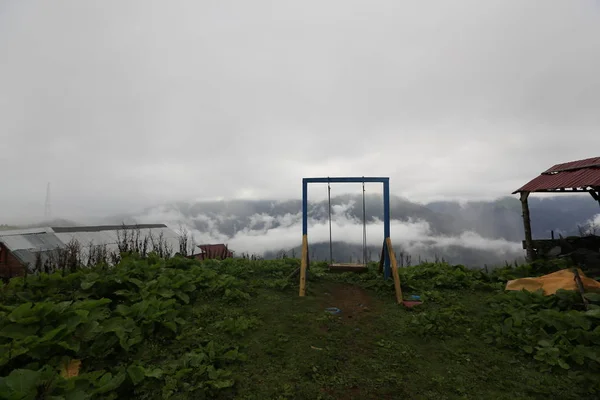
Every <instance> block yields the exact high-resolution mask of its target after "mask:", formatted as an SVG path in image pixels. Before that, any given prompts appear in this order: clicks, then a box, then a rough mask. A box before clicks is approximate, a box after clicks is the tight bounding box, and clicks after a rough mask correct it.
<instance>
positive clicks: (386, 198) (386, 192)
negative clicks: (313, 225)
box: [302, 176, 392, 279]
mask: <svg viewBox="0 0 600 400" xmlns="http://www.w3.org/2000/svg"><path fill="white" fill-rule="evenodd" d="M363 182H364V183H381V184H383V236H384V238H383V251H382V254H383V255H384V263H383V264H384V270H383V275H384V278H385V279H388V278H390V276H391V275H392V272H391V268H390V261H391V260H390V252H389V251H388V243H391V242H390V178H387V177H366V176H365V177H327V178H303V179H302V262H303V263H305V265H306V266H308V185H309V184H310V183H363Z"/></svg>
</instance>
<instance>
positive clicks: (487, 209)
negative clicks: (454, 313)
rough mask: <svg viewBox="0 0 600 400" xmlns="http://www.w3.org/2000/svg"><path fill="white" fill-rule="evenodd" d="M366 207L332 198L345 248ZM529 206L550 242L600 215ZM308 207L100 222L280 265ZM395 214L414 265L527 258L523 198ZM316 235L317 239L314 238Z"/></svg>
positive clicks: (555, 203)
mask: <svg viewBox="0 0 600 400" xmlns="http://www.w3.org/2000/svg"><path fill="white" fill-rule="evenodd" d="M361 202H362V197H361V196H360V195H340V196H335V197H333V198H332V207H333V209H334V218H337V219H339V218H342V219H343V221H344V223H343V224H342V225H340V226H338V227H336V229H335V234H334V240H338V241H339V240H340V239H339V237H340V235H342V236H344V235H345V237H346V238H354V239H355V240H356V241H358V240H359V239H357V238H360V237H361V233H360V232H361V228H360V224H361V223H362V203H361ZM529 202H530V209H531V216H532V230H533V236H534V238H548V237H550V232H551V231H552V230H554V231H555V233H556V234H559V233H562V234H563V235H576V234H578V225H584V224H586V223H587V222H588V221H590V220H591V219H593V218H594V217H595V216H596V215H598V214H600V207H599V205H598V203H597V202H595V201H594V200H593V199H592V198H591V196H587V195H586V196H576V195H564V196H555V197H542V196H536V195H532V196H531V197H530V200H529ZM327 206H328V204H327V201H318V202H310V203H309V209H308V214H309V218H310V219H311V221H313V222H314V221H320V223H321V228H320V229H321V232H320V236H319V237H320V239H315V236H314V235H313V236H311V239H312V241H311V246H312V247H311V248H312V249H313V251H314V254H313V259H315V257H317V258H318V259H328V258H329V247H328V244H327V243H324V242H325V241H326V239H325V238H326V237H328V232H327V234H326V233H325V229H326V225H327V224H326V222H327V218H328V207H327ZM301 207H302V204H301V201H300V200H288V201H274V200H232V201H209V202H177V203H172V204H164V205H161V206H158V207H152V208H148V209H145V210H141V211H140V212H139V213H135V214H132V215H117V216H112V217H109V218H105V219H103V220H102V221H97V222H96V224H120V223H123V222H124V223H127V224H134V223H166V224H167V225H169V226H170V227H173V228H177V227H178V226H183V227H186V228H187V229H188V230H192V231H194V232H195V233H196V234H198V236H201V237H199V238H198V240H201V241H212V242H214V241H218V242H228V243H231V244H234V245H235V246H237V248H233V249H234V250H238V253H239V252H242V251H244V252H255V253H256V252H258V253H263V252H264V253H263V254H265V256H268V257H275V256H276V255H277V254H278V252H279V251H281V250H285V251H287V252H290V251H295V252H297V253H298V252H299V248H298V247H297V246H298V244H299V243H298V242H299V239H297V238H299V237H300V234H301V233H300V232H301ZM390 214H391V218H392V220H393V226H396V227H397V229H400V230H399V231H396V232H400V234H399V236H398V235H396V236H395V237H394V238H393V239H394V243H395V249H396V250H397V251H399V252H400V251H402V250H408V249H410V252H411V254H412V256H413V257H414V259H417V258H418V257H421V258H428V259H432V258H434V257H436V256H437V257H444V258H445V259H447V260H449V261H452V262H457V263H463V264H465V265H482V264H493V263H497V262H501V261H503V260H509V261H512V260H514V259H515V258H519V257H522V254H521V253H522V248H521V245H520V242H521V241H522V240H523V222H522V218H521V204H520V202H519V200H518V199H516V198H515V197H504V198H500V199H497V200H495V201H473V202H466V203H458V202H454V201H436V202H431V203H428V204H419V203H414V202H411V201H409V200H407V199H404V198H400V197H396V196H392V197H391V199H390ZM366 217H367V220H368V221H369V222H371V223H372V222H375V221H381V220H382V218H383V204H382V197H381V196H380V195H375V194H369V195H368V196H367V197H366ZM36 225H37V226H48V225H50V226H76V225H78V224H77V223H76V222H73V221H68V220H54V221H47V222H45V223H40V224H36ZM311 226H312V225H311ZM399 226H400V227H399ZM312 229H314V227H313V228H312ZM349 229H350V231H348V232H346V231H347V230H349ZM313 232H314V231H313ZM309 234H310V235H312V233H310V232H309ZM342 240H344V238H342ZM346 240H348V239H346ZM319 241H320V242H321V243H319ZM370 250H371V252H372V253H373V254H377V252H378V251H379V250H378V249H377V248H375V247H373V248H371V249H370ZM334 252H335V254H334V258H336V259H340V260H342V259H343V260H348V259H351V258H352V257H354V258H356V256H355V255H360V254H361V248H360V245H357V244H356V242H355V243H354V244H350V243H337V244H336V246H335V248H334ZM298 254H299V253H298ZM374 257H375V258H376V257H377V255H375V256H374Z"/></svg>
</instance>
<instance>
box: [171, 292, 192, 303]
mask: <svg viewBox="0 0 600 400" xmlns="http://www.w3.org/2000/svg"><path fill="white" fill-rule="evenodd" d="M175 295H176V296H177V297H178V298H179V299H180V300H181V301H183V302H184V303H185V304H189V302H190V296H188V295H187V294H186V293H184V292H182V291H177V292H176V293H175Z"/></svg>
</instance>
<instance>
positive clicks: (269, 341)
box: [0, 256, 600, 400]
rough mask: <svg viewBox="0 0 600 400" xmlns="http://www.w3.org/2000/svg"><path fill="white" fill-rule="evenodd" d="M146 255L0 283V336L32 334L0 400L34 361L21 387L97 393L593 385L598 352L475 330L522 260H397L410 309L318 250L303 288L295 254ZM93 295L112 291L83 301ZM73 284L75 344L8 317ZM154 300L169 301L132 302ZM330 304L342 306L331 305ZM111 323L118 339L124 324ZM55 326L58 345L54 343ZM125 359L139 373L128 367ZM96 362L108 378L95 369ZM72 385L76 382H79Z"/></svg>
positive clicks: (494, 321)
mask: <svg viewBox="0 0 600 400" xmlns="http://www.w3.org/2000/svg"><path fill="white" fill-rule="evenodd" d="M150 258H151V260H129V259H126V260H125V261H124V262H122V263H121V264H120V265H119V266H118V267H117V268H115V269H113V270H104V269H101V270H92V271H89V270H81V271H79V272H76V273H74V274H67V275H66V276H64V277H62V276H60V274H54V275H52V276H48V275H41V276H40V277H34V276H30V277H28V278H27V279H28V281H24V280H23V279H22V278H17V279H15V280H13V281H12V282H11V283H10V284H9V285H6V286H4V287H2V286H0V301H1V302H2V303H3V304H0V345H2V346H4V347H3V348H4V349H9V348H10V349H11V351H14V349H13V347H14V346H13V345H12V344H10V343H9V342H8V341H7V342H5V343H6V344H3V342H2V336H3V335H4V334H3V333H2V332H6V335H16V336H15V337H18V338H23V340H22V341H21V342H19V343H20V344H19V346H30V347H31V348H32V349H33V350H36V349H37V350H36V351H35V352H34V351H31V352H30V354H37V355H35V356H34V355H30V356H27V357H26V356H23V355H22V356H19V357H17V358H10V357H9V358H5V359H3V358H2V356H1V355H0V361H2V362H0V399H4V398H6V399H17V398H19V399H21V398H26V397H19V396H17V395H16V394H15V393H16V392H14V391H13V392H11V393H8V391H6V388H9V386H10V385H9V380H11V379H12V380H11V382H12V383H14V382H17V379H16V375H15V376H14V377H13V378H8V376H9V373H10V374H13V373H15V374H16V372H15V371H17V370H18V369H19V368H20V369H27V370H30V371H37V370H42V369H43V368H46V367H47V368H48V370H47V371H46V372H45V374H46V375H44V376H45V378H42V377H38V376H35V377H30V378H31V379H30V381H29V386H30V393H33V392H37V397H35V396H34V397H30V398H40V399H44V398H50V395H53V396H55V397H53V398H54V399H69V398H86V397H85V396H83V395H82V393H83V394H85V395H87V396H89V397H87V398H102V399H104V398H139V399H161V398H169V399H204V398H207V399H208V398H214V399H247V400H252V399H256V400H267V399H277V400H283V399H436V400H439V399H510V400H513V399H548V398H557V399H558V398H560V399H582V398H597V390H598V384H597V381H598V378H599V377H600V376H599V375H598V368H597V367H598V364H597V363H596V361H590V363H589V364H585V367H578V366H577V365H573V367H572V368H570V369H569V370H565V369H561V368H560V367H548V365H547V364H546V363H544V362H540V361H537V360H535V359H534V358H533V357H532V355H529V354H527V353H526V352H524V351H520V350H519V346H522V343H516V344H514V346H513V347H510V346H508V347H507V346H504V347H500V346H497V345H494V344H488V343H487V342H486V341H485V338H486V333H487V334H489V331H490V329H491V328H492V327H494V326H502V323H503V321H504V317H502V316H499V314H494V312H493V310H491V309H490V307H489V305H488V301H489V300H491V299H497V297H498V296H504V297H503V298H505V299H509V300H510V299H511V296H509V295H507V294H506V295H505V294H502V293H503V290H502V288H503V286H504V283H503V282H504V280H506V279H507V277H509V275H510V274H521V273H524V271H525V272H527V273H531V272H532V269H531V268H528V269H524V270H521V269H515V270H513V271H512V272H511V270H510V269H508V268H507V269H504V270H503V271H499V272H497V273H494V274H492V275H487V274H486V275H484V274H482V273H480V272H473V271H469V270H466V269H464V268H460V267H452V266H448V265H441V264H440V265H438V264H427V265H422V266H415V267H410V268H403V269H401V270H400V276H401V279H402V283H403V290H404V292H405V296H407V295H409V294H411V293H413V294H420V295H421V296H422V297H423V299H424V303H423V304H422V305H420V306H418V307H416V308H414V309H407V308H405V307H402V306H400V305H398V304H396V303H395V301H394V293H393V285H392V284H391V282H390V281H387V282H384V281H383V278H382V277H381V276H379V275H378V274H377V273H376V272H375V271H374V270H371V271H369V272H368V273H365V274H352V273H345V274H330V273H328V272H327V271H326V269H325V268H324V266H323V265H321V264H315V265H313V266H312V267H311V272H310V275H309V282H308V293H307V296H306V297H299V296H298V287H297V279H296V278H294V279H293V280H288V279H287V276H288V274H289V273H290V272H291V271H293V270H294V269H295V268H296V267H297V266H298V260H292V259H287V260H274V261H248V260H227V261H224V262H217V261H207V262H205V263H202V264H199V263H197V262H192V261H189V260H182V259H180V260H177V259H176V260H170V261H168V262H165V261H164V260H159V259H157V258H156V257H155V256H152V257H150ZM536 268H537V267H536ZM545 268H546V267H545ZM548 268H555V266H550V267H548ZM175 283H177V285H178V286H177V287H179V288H180V289H176V288H175V286H176V285H175ZM171 289H172V290H171ZM186 293H187V294H186ZM534 297H535V296H534ZM98 298H109V299H111V301H112V302H111V303H110V304H106V305H96V304H95V303H94V304H93V303H92V302H94V301H96V300H95V299H98ZM532 298H533V297H532ZM79 299H83V300H81V301H83V302H84V303H85V302H88V303H85V304H88V305H87V306H85V307H86V309H89V310H94V309H96V308H97V309H98V311H97V312H95V313H90V316H89V318H88V315H87V314H85V315H83V316H84V317H85V318H88V319H89V321H90V322H87V324H89V326H88V325H85V327H86V328H85V337H86V339H85V341H83V339H82V341H81V343H80V344H77V345H76V344H75V343H73V342H71V341H70V340H71V338H70V337H68V336H65V338H67V339H64V338H63V339H59V338H58V336H57V337H55V338H54V339H53V340H54V342H52V341H50V342H44V343H41V344H39V345H37V344H35V340H37V339H33V337H32V336H29V337H28V336H27V335H31V332H32V331H31V330H30V328H26V329H25V328H23V327H20V325H18V324H19V323H20V324H22V325H23V326H31V322H30V321H32V318H34V317H35V318H37V317H36V316H35V315H33V316H32V315H29V314H22V315H21V316H20V317H19V318H21V320H20V321H21V322H19V319H18V318H15V317H14V313H15V311H14V307H17V306H18V305H19V304H23V303H24V302H25V301H30V302H33V303H40V302H46V303H47V304H48V310H50V309H51V307H52V304H54V305H55V306H54V307H59V305H60V304H62V303H61V302H64V301H80V300H79ZM167 299H169V300H167ZM186 299H187V300H189V304H188V302H187V301H185V300H186ZM564 301H566V300H564ZM168 302H170V303H169V304H167V303H168ZM150 303H151V304H154V306H151V307H163V306H164V307H165V310H168V313H167V314H164V315H159V314H156V311H152V312H150V311H147V312H146V311H144V312H143V313H142V312H140V311H137V312H136V314H134V313H133V312H132V311H131V310H133V308H135V307H141V305H143V304H146V305H147V304H150ZM101 307H103V308H102V310H103V311H100V309H101ZM327 307H338V308H340V309H341V310H342V312H341V314H339V315H330V314H328V313H326V312H325V308H327ZM536 307H537V306H536ZM128 310H130V311H128ZM144 310H145V309H144ZM148 310H150V309H148ZM44 313H45V314H44V315H43V316H42V317H43V318H45V319H44V321H46V322H45V324H47V325H48V326H46V327H45V329H52V327H53V326H54V325H56V326H58V325H59V324H62V323H64V321H62V320H61V319H60V318H61V316H60V313H56V315H55V314H49V312H48V311H44ZM92 314H93V315H94V319H92ZM105 314H106V315H105ZM36 315H37V314H36ZM116 315H119V317H118V318H125V319H126V320H129V319H133V320H132V321H130V322H131V323H132V324H134V325H136V324H137V326H139V327H141V328H140V330H139V331H135V332H137V333H136V335H142V337H143V340H141V341H139V342H138V343H137V344H133V345H131V346H130V347H129V348H120V347H119V343H120V342H119V340H121V337H119V340H117V339H116V338H114V337H113V336H111V335H112V334H113V332H114V327H113V328H105V326H107V325H110V324H108V323H107V321H109V320H107V319H106V318H107V316H109V317H111V318H116V317H115V316H116ZM121 315H122V317H121ZM11 316H13V317H11ZM50 316H51V317H52V318H55V319H56V320H54V319H49V318H50ZM42 317H40V318H42ZM69 318H71V319H69V320H68V321H67V324H69V323H70V321H71V320H72V318H73V317H69ZM15 321H16V322H15ZM134 321H135V322H134ZM173 321H174V322H173ZM163 322H166V323H168V324H171V325H170V326H171V327H170V328H169V329H167V328H165V326H166V325H164V326H163V325H161V324H162V323H163ZM27 324H29V325H27ZM94 324H95V325H94ZM113 325H114V324H113ZM82 326H83V325H82ZM77 329H79V328H77ZM596 330H597V331H598V333H600V328H596ZM75 332H79V331H75ZM532 332H533V331H532ZM586 332H587V331H586ZM594 332H595V331H594ZM588 333H589V335H593V333H592V331H590V332H588ZM588 333H586V335H587V334H588ZM120 334H121V335H125V339H124V340H125V342H127V340H130V339H128V338H131V337H134V336H132V335H133V333H126V332H120ZM6 335H5V337H7V338H8V337H9V336H6ZM127 335H129V336H127ZM532 335H533V333H532ZM38 336H40V335H38ZM137 337H139V336H137ZM591 337H592V336H589V337H588V339H589V338H591ZM588 339H586V340H588ZM59 340H62V342H59ZM65 340H67V341H69V343H68V345H69V346H68V347H67V348H66V349H65V348H63V347H64V345H63V344H61V343H65ZM111 340H112V342H111ZM589 340H592V339H589ZM121 342H122V341H121ZM32 343H34V344H32ZM99 343H100V344H99ZM102 343H113V344H112V345H111V346H114V348H115V350H114V351H113V352H112V353H109V354H104V352H102V351H100V350H99V349H102V348H103V347H102V345H101V344H102ZM590 343H592V347H591V348H592V349H598V346H597V345H596V346H594V345H593V343H598V342H597V341H596V342H593V341H592V342H590ZM57 344H58V345H60V346H57ZM15 346H16V345H15ZM35 346H38V347H35ZM39 346H46V347H43V349H46V350H44V351H40V350H39V349H42V347H39ZM61 346H63V347H61ZM1 350H2V348H0V351H1ZM238 352H239V354H238ZM590 354H591V353H590ZM32 357H33V358H32ZM61 357H62V358H61ZM64 357H67V358H75V359H81V360H82V369H81V374H80V377H79V378H75V380H74V381H69V380H66V382H65V381H61V380H60V378H57V377H54V378H49V377H51V376H52V374H56V372H52V370H53V368H54V370H56V368H58V366H59V364H58V361H59V360H63V359H64ZM590 357H591V358H593V354H591V355H590ZM132 368H134V369H135V368H138V371H142V372H141V375H139V376H138V377H136V375H135V374H134V373H132V372H131V371H132ZM140 368H141V369H140ZM159 371H160V373H159ZM582 371H583V372H582ZM108 372H112V379H113V381H110V379H109V378H104V380H103V379H100V378H98V377H99V376H101V375H102V374H104V373H108ZM33 374H34V373H33V372H30V375H31V376H33ZM144 374H145V376H144ZM582 374H583V375H582ZM104 376H105V377H106V376H108V375H104ZM117 376H119V377H120V378H119V379H116V377H117ZM124 376H125V377H124ZM582 377H583V378H582ZM34 378H35V379H34ZM72 379H73V378H72ZM77 379H79V380H77ZM594 379H595V380H596V383H594ZM109 381H110V382H112V383H111V385H113V386H114V387H112V388H111V389H110V390H105V391H104V392H102V391H100V390H99V389H98V387H100V386H102V385H105V384H106V383H107V382H109ZM19 382H21V381H19ZM52 382H54V383H52ZM69 382H71V383H69ZM73 382H74V383H73ZM12 383H11V384H12ZM3 385H4V386H3ZM53 385H54V386H53ZM69 385H70V386H69ZM94 388H95V389H94ZM9 389H10V388H9ZM10 390H12V389H10ZM76 390H79V392H77V394H78V396H81V397H78V396H75V391H76ZM593 390H596V392H593ZM11 396H12V397H11ZM595 396H596V397H595Z"/></svg>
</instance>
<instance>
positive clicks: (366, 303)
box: [322, 284, 374, 319]
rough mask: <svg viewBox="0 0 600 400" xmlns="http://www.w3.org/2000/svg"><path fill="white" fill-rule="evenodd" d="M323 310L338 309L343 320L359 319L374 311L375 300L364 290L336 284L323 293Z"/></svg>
mask: <svg viewBox="0 0 600 400" xmlns="http://www.w3.org/2000/svg"><path fill="white" fill-rule="evenodd" d="M322 306H323V308H324V309H325V308H329V307H336V308H338V309H340V310H341V313H340V314H339V316H340V317H342V319H357V318H360V317H361V316H362V315H364V314H365V313H369V312H371V311H372V310H373V306H374V303H373V299H372V298H371V296H370V295H369V293H367V292H366V291H365V290H364V289H362V288H360V287H357V286H353V285H347V284H334V285H331V286H329V287H328V288H327V290H326V291H325V292H324V293H323V303H322Z"/></svg>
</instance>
